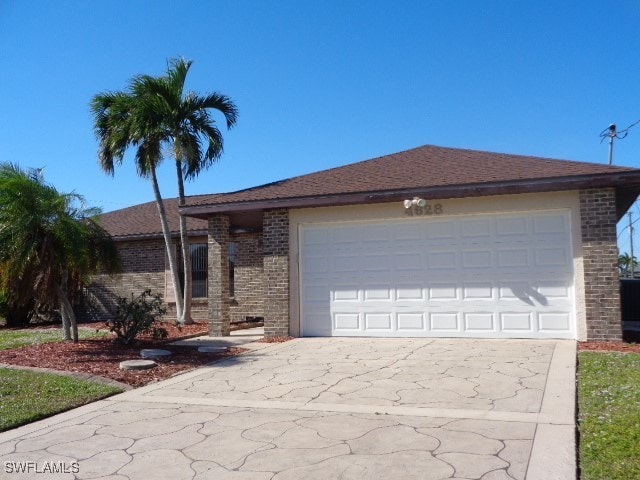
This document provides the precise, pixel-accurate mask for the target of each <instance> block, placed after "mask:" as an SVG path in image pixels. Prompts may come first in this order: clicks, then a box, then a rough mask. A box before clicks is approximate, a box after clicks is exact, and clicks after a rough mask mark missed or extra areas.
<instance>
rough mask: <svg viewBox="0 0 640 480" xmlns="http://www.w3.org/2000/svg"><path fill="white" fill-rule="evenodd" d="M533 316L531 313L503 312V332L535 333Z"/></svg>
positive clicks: (501, 317)
mask: <svg viewBox="0 0 640 480" xmlns="http://www.w3.org/2000/svg"><path fill="white" fill-rule="evenodd" d="M532 316H533V315H532V314H531V313H529V312H527V313H523V312H502V313H501V314H500V324H501V330H502V331H503V332H519V331H527V332H533V319H532Z"/></svg>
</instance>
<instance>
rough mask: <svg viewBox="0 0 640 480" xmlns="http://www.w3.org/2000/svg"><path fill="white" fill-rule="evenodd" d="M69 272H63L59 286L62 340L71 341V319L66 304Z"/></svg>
mask: <svg viewBox="0 0 640 480" xmlns="http://www.w3.org/2000/svg"><path fill="white" fill-rule="evenodd" d="M67 275H68V273H67V271H66V270H63V271H62V275H61V278H60V285H59V286H58V300H59V301H60V316H61V317H62V339H63V340H65V341H66V340H71V317H69V312H68V310H67V306H66V305H65V303H64V299H66V298H67Z"/></svg>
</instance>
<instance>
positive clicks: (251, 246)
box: [230, 233, 264, 323]
mask: <svg viewBox="0 0 640 480" xmlns="http://www.w3.org/2000/svg"><path fill="white" fill-rule="evenodd" d="M230 240H231V241H232V242H233V243H234V244H235V247H236V249H235V251H236V258H235V268H234V279H235V282H234V284H235V288H234V294H233V297H232V300H231V306H230V312H231V322H232V323H233V322H244V321H245V320H246V319H247V317H263V318H264V265H263V261H262V233H240V234H236V235H231V239H230Z"/></svg>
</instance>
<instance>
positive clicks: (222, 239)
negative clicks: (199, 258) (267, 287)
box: [208, 215, 231, 337]
mask: <svg viewBox="0 0 640 480" xmlns="http://www.w3.org/2000/svg"><path fill="white" fill-rule="evenodd" d="M208 244H209V281H208V290H209V319H210V322H211V324H210V325H209V334H210V335H212V336H215V337H222V336H228V335H229V333H230V330H229V326H230V322H231V317H230V310H229V307H230V303H231V302H230V298H229V217H228V216H226V215H215V216H213V217H210V218H209V241H208Z"/></svg>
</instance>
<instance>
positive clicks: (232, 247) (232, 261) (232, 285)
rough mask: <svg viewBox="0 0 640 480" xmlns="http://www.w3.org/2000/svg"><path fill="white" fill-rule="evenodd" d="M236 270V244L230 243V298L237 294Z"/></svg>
mask: <svg viewBox="0 0 640 480" xmlns="http://www.w3.org/2000/svg"><path fill="white" fill-rule="evenodd" d="M235 268H236V244H235V243H234V242H229V296H230V297H233V296H234V295H235V293H236V286H235Z"/></svg>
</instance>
